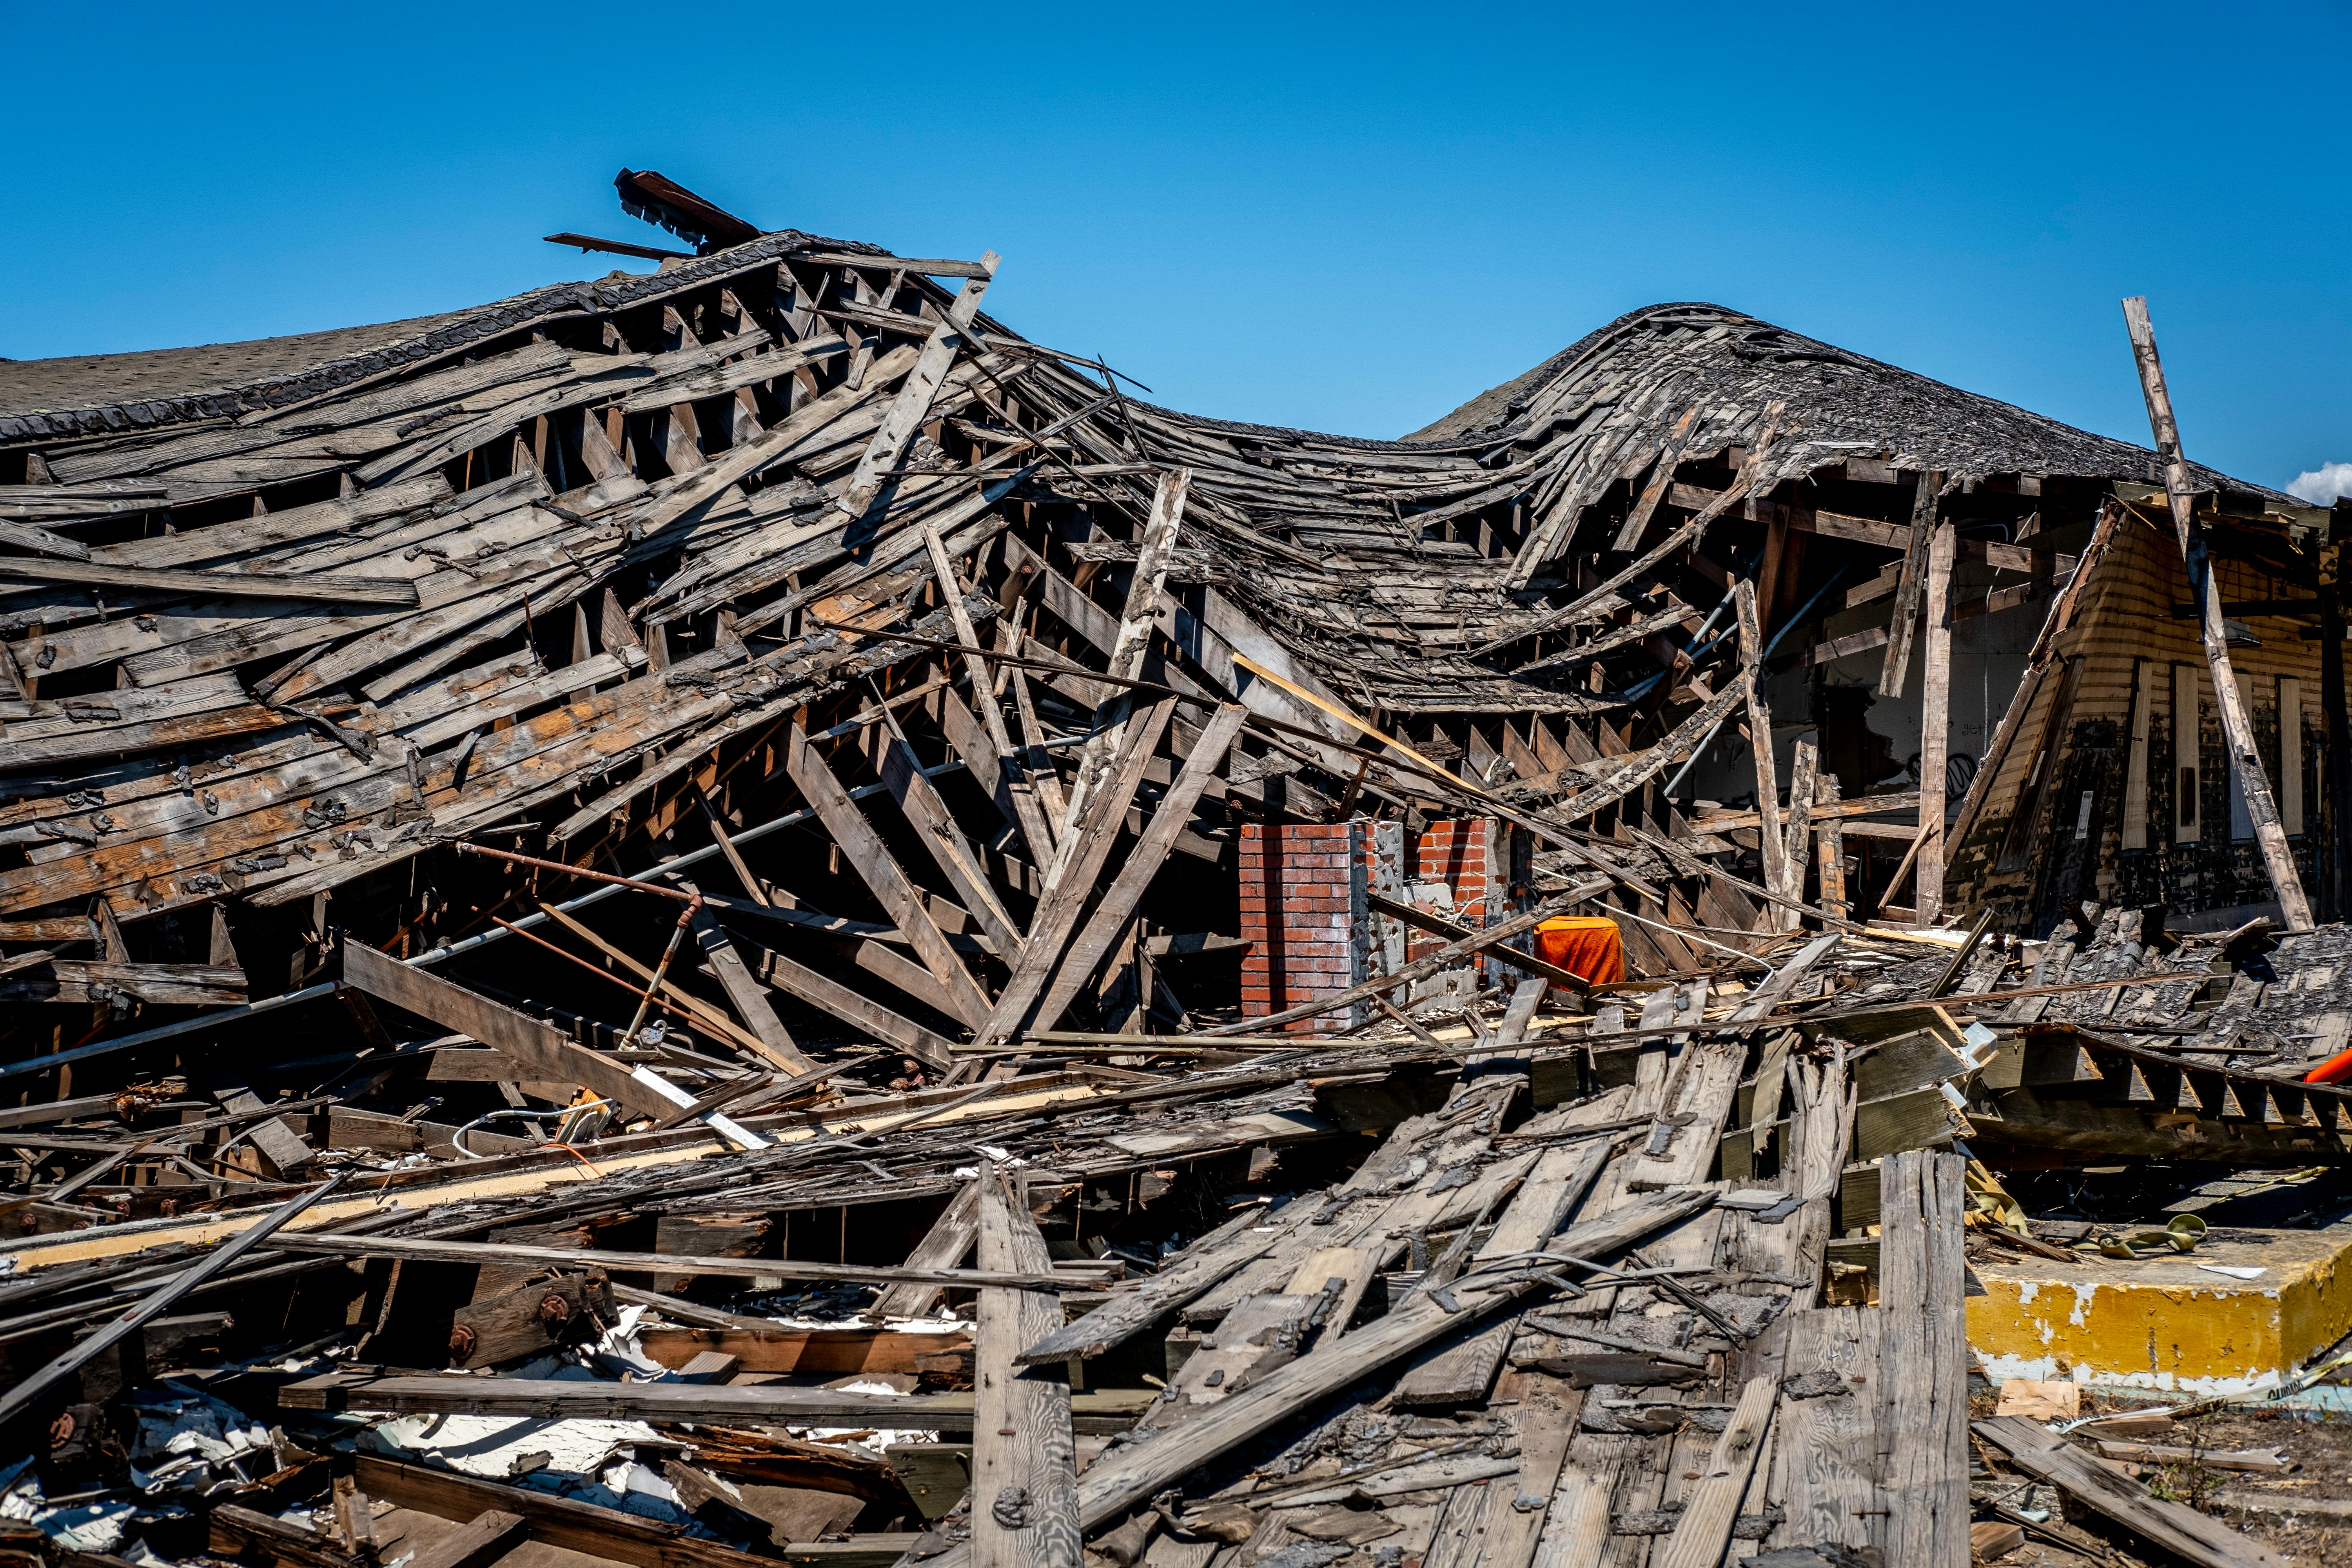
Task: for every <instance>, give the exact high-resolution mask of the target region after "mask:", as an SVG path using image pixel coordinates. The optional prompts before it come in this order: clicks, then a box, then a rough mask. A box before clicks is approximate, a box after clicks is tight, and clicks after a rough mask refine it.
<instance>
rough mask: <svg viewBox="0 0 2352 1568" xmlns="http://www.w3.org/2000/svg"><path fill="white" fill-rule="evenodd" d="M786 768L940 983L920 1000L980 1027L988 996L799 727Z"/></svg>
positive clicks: (877, 898)
mask: <svg viewBox="0 0 2352 1568" xmlns="http://www.w3.org/2000/svg"><path fill="white" fill-rule="evenodd" d="M784 765H785V769H786V771H787V772H789V773H791V774H792V779H793V783H794V784H798V785H799V786H800V791H801V794H802V795H804V796H805V797H807V800H808V803H809V805H810V806H811V807H813V808H814V810H815V812H816V814H817V816H818V818H819V820H821V821H822V822H824V828H825V831H826V832H827V833H830V834H831V835H832V836H833V839H834V842H835V843H836V844H838V845H839V846H840V847H841V850H842V857H843V858H845V860H847V861H848V862H849V864H850V866H851V867H852V868H854V869H855V870H856V872H857V875H858V877H859V879H861V880H863V881H864V882H865V883H866V887H867V888H868V889H871V890H872V892H873V894H874V897H875V899H876V900H877V901H879V902H880V904H881V905H882V908H883V909H884V910H886V911H887V912H888V914H889V916H890V919H891V920H892V921H894V922H895V923H896V924H897V925H898V930H899V931H902V932H903V933H905V935H906V938H907V940H908V942H910V943H912V944H913V946H914V949H915V953H916V956H918V957H919V958H920V959H921V960H922V961H923V967H924V968H926V969H928V970H929V971H930V972H931V977H932V978H933V979H935V980H937V981H938V982H939V983H940V992H939V994H938V996H937V997H935V998H934V997H926V998H924V999H925V1000H926V1001H930V1002H933V1003H934V1005H938V1006H940V1007H941V1008H942V1009H943V1010H945V1011H946V1012H948V1013H950V1014H952V1015H953V1016H956V1017H958V1018H961V1019H962V1020H963V1021H964V1022H965V1023H966V1024H969V1025H971V1026H974V1027H978V1026H980V1025H981V1024H982V1021H983V1020H985V1019H986V1018H987V1017H988V1016H989V1006H988V997H987V995H986V994H984V993H982V990H981V988H980V986H979V984H978V983H977V982H975V981H974V980H973V979H972V977H971V971H970V970H968V969H966V968H965V967H964V966H963V963H962V961H961V959H959V958H957V957H956V954H955V949H953V948H952V947H950V946H949V945H948V939H947V935H946V933H945V932H943V931H940V928H939V925H938V923H937V922H936V921H933V920H932V918H931V914H930V911H929V909H928V908H927V907H926V906H925V904H924V902H923V900H922V897H921V895H920V894H919V893H918V892H917V891H916V889H915V885H914V884H913V883H912V882H910V881H908V879H907V874H906V873H905V872H904V871H902V870H900V869H899V868H898V861H897V860H895V859H893V858H891V855H890V851H889V850H888V848H887V847H885V846H884V845H883V843H882V839H881V837H880V836H879V835H878V834H877V833H876V832H875V831H874V828H873V826H872V825H871V824H870V823H868V822H867V821H866V816H865V814H864V813H863V812H861V811H859V810H858V809H857V805H856V802H854V801H852V800H851V799H850V798H849V792H848V791H846V790H845V789H843V788H842V787H841V783H840V781H839V780H837V779H835V777H834V776H833V770H832V769H831V768H829V767H827V766H826V765H825V761H824V757H823V756H822V755H820V754H819V753H818V752H817V750H816V748H815V747H814V746H812V745H810V744H809V739H808V732H807V731H804V730H803V729H802V728H801V726H800V724H799V723H798V722H797V721H795V722H794V723H793V726H792V735H791V739H790V742H789V746H788V749H787V751H786V753H785V763H784Z"/></svg>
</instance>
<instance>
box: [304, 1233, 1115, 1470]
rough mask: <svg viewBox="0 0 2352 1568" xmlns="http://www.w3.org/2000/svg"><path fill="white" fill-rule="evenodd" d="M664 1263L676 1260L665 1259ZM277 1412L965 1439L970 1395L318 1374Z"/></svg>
mask: <svg viewBox="0 0 2352 1568" xmlns="http://www.w3.org/2000/svg"><path fill="white" fill-rule="evenodd" d="M669 1261H671V1262H675V1261H677V1260H676V1259H675V1258H673V1259H670V1260H669ZM1070 1400H1071V1412H1072V1419H1074V1420H1083V1421H1084V1422H1085V1423H1086V1425H1087V1428H1088V1429H1093V1430H1098V1429H1100V1427H1101V1426H1102V1424H1103V1423H1104V1421H1105V1420H1106V1419H1107V1418H1108V1419H1110V1420H1116V1421H1118V1423H1120V1424H1121V1425H1124V1424H1125V1423H1126V1422H1127V1421H1129V1420H1131V1419H1132V1418H1133V1417H1134V1416H1135V1415H1137V1414H1139V1412H1140V1411H1141V1410H1142V1408H1143V1407H1144V1406H1145V1405H1148V1404H1149V1403H1150V1395H1149V1394H1138V1393H1137V1392H1135V1391H1133V1390H1128V1389H1120V1390H1116V1391H1113V1392H1109V1393H1102V1394H1074V1395H1071V1396H1070ZM278 1405H279V1406H280V1407H281V1408H283V1409H288V1410H385V1411H391V1412H393V1413H394V1414H441V1413H447V1414H466V1413H469V1412H470V1413H474V1414H478V1415H533V1416H538V1417H540V1418H541V1419H563V1418H568V1417H572V1416H587V1417H591V1418H602V1419H606V1420H632V1419H635V1420H645V1421H661V1422H677V1421H690V1422H694V1423H697V1424H701V1423H709V1424H710V1425H713V1426H734V1425H740V1424H741V1423H744V1422H751V1423H753V1424H755V1425H766V1426H787V1425H790V1426H804V1425H809V1424H813V1423H816V1422H824V1423H826V1424H828V1425H835V1424H839V1423H841V1422H844V1421H849V1422H856V1423H860V1424H864V1425H870V1426H892V1427H899V1428H906V1427H937V1428H940V1429H943V1430H949V1431H970V1430H971V1426H972V1423H973V1421H974V1420H975V1418H976V1417H975V1415H974V1413H973V1406H974V1400H973V1396H972V1395H971V1394H849V1393H844V1392H841V1391H839V1390H835V1389H830V1388H793V1387H787V1386H785V1385H783V1384H772V1383H764V1384H725V1385H714V1384H685V1383H598V1382H567V1381H563V1380H561V1379H533V1378H520V1377H433V1376H399V1375H383V1376H380V1375H377V1374H374V1373H364V1372H348V1373H326V1374H325V1375H323V1376H320V1377H313V1378H306V1379H304V1380H303V1381H301V1382H299V1383H294V1384H288V1385H286V1386H285V1387H284V1388H282V1389H280V1390H279V1391H278Z"/></svg>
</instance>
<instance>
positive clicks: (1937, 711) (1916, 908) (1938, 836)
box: [1912, 518, 1959, 926]
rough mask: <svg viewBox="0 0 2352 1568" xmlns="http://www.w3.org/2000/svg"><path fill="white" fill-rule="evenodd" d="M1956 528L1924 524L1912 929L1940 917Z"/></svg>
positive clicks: (1949, 524) (1942, 523)
mask: <svg viewBox="0 0 2352 1568" xmlns="http://www.w3.org/2000/svg"><path fill="white" fill-rule="evenodd" d="M1928 531H1929V537H1928V540H1927V642H1926V647H1925V653H1926V663H1927V676H1926V683H1925V686H1924V687H1923V689H1922V694H1921V698H1920V708H1919V847H1918V851H1917V855H1916V858H1917V860H1918V873H1917V883H1916V888H1917V891H1916V893H1915V894H1914V895H1913V898H1912V923H1914V924H1915V925H1923V926H1929V925H1934V924H1936V923H1937V921H1940V920H1942V919H1943V915H1944V861H1945V855H1944V802H1945V782H1944V773H1945V769H1946V765H1947V763H1948V758H1949V756H1950V752H1951V738H1952V737H1951V719H1952V545H1953V541H1954V539H1955V537H1956V536H1957V534H1958V531H1959V525H1958V523H1957V522H1955V521H1952V520H1951V519H1949V518H1943V519H1937V520H1933V521H1931V522H1930V523H1929V524H1928Z"/></svg>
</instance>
